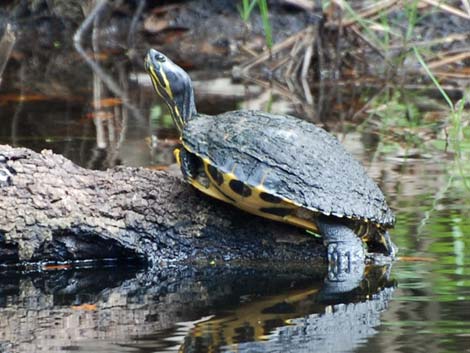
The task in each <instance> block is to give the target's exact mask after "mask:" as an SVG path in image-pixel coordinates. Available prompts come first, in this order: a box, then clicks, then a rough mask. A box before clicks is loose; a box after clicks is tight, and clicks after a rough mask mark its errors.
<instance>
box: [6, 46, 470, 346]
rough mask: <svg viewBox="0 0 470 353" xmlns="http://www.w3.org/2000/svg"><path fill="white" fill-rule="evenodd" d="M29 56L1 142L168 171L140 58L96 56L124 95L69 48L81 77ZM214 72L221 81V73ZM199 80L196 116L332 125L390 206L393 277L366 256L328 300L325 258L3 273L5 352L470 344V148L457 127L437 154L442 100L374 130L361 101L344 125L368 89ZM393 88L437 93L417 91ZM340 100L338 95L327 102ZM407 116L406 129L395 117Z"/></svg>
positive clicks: (14, 66) (14, 81)
mask: <svg viewBox="0 0 470 353" xmlns="http://www.w3.org/2000/svg"><path fill="white" fill-rule="evenodd" d="M140 54H141V56H143V54H142V53H140ZM64 55H71V54H70V52H65V53H64ZM65 57H66V58H67V56H65ZM69 59H70V58H69ZM31 60H32V59H28V60H26V61H25V62H26V64H25V62H22V61H19V60H12V61H11V62H10V63H9V65H8V67H7V71H6V72H5V74H4V77H3V82H2V85H1V86H0V143H8V144H12V145H14V146H25V147H28V148H32V149H34V150H36V151H39V150H41V149H44V148H47V149H52V150H53V151H54V152H56V153H61V154H63V155H65V156H66V157H67V158H69V159H71V160H73V161H74V162H75V163H77V164H79V165H82V166H84V167H87V168H94V169H105V168H107V167H113V166H115V165H120V164H122V165H129V166H147V167H156V168H159V169H161V168H166V166H168V165H170V164H171V163H173V162H174V161H173V156H172V150H173V148H174V147H175V145H176V144H177V134H176V132H175V130H174V129H173V127H172V125H171V121H170V120H169V117H168V113H167V111H166V110H165V107H163V106H160V105H159V104H158V103H156V97H155V94H154V93H153V90H152V88H151V87H150V82H149V80H148V79H147V78H146V76H145V75H144V74H143V72H142V68H141V67H139V66H131V65H129V64H128V63H126V62H125V60H123V61H122V62H121V63H120V65H114V64H115V63H113V62H110V60H108V61H104V62H103V63H102V64H103V65H104V67H105V68H106V69H107V70H108V71H109V73H110V75H111V76H112V77H114V78H115V79H116V80H117V81H119V82H120V84H121V86H123V87H126V88H125V91H126V93H127V95H128V96H129V103H130V104H131V105H130V106H129V105H126V104H124V103H123V102H122V101H121V100H120V99H118V98H116V96H115V95H113V94H112V93H111V92H109V91H108V90H106V87H105V86H104V85H103V84H102V83H101V82H100V81H99V80H98V78H97V77H96V76H94V75H93V73H92V72H91V71H90V70H89V68H88V67H87V66H86V65H85V64H84V63H83V62H82V61H81V60H80V59H76V58H75V59H74V60H75V61H74V62H75V66H74V75H76V76H80V77H81V79H80V80H81V81H80V82H79V83H77V81H76V80H70V76H68V75H59V76H58V75H55V74H50V75H44V76H39V75H38V71H34V69H33V68H32V67H31V66H28V65H27V64H28V63H31ZM35 60H36V63H37V65H38V67H39V69H38V70H39V72H41V67H48V65H47V64H49V66H50V65H54V62H52V61H48V60H52V59H46V58H44V57H43V58H40V57H39V58H35ZM41 65H42V66H41ZM65 68H67V67H66V65H65ZM207 74H209V75H210V77H214V70H212V71H211V72H210V73H207ZM215 76H220V77H224V76H223V73H220V74H219V75H215ZM193 77H196V80H195V81H196V83H195V86H196V89H197V95H198V96H197V101H198V107H199V110H200V111H202V112H207V113H218V112H222V111H227V110H230V109H235V108H237V107H248V108H259V109H267V108H269V107H270V108H271V109H272V111H275V112H277V113H290V114H294V115H297V116H302V117H304V118H307V119H310V120H314V121H315V122H317V123H325V125H326V127H327V128H329V129H330V130H331V131H332V132H333V133H335V134H336V135H337V136H338V137H339V138H340V139H341V140H342V142H343V143H344V144H345V146H346V148H347V149H348V150H350V151H351V152H352V153H353V154H354V155H355V157H356V158H358V159H359V160H361V161H362V163H363V164H364V165H365V166H366V168H367V170H368V171H369V173H370V175H371V176H372V177H373V178H374V179H375V180H376V181H377V183H378V184H379V185H380V186H381V188H382V190H383V191H384V193H385V194H386V196H387V199H388V200H389V204H390V206H391V207H392V208H393V209H394V210H395V211H396V215H397V226H396V228H395V229H394V230H393V231H392V237H393V239H394V241H395V243H396V244H397V245H398V247H399V248H400V252H399V255H400V258H399V260H398V261H397V262H396V263H394V265H393V267H392V269H391V272H390V269H388V268H386V267H383V268H382V267H371V268H369V269H368V272H367V273H368V274H367V277H366V278H365V279H364V281H363V282H362V283H361V284H360V285H359V286H358V288H356V289H355V290H354V291H353V292H352V293H349V294H348V295H344V296H339V297H338V296H336V297H329V296H328V293H327V291H326V289H325V284H324V269H323V270H322V269H310V268H308V266H305V267H304V268H300V269H299V268H292V269H289V268H287V269H272V268H257V269H252V268H249V267H247V268H243V267H241V268H240V267H234V266H226V267H217V266H214V267H209V268H185V269H171V268H170V269H165V270H162V271H159V272H157V273H152V272H147V271H146V270H144V269H141V268H134V267H132V266H125V267H120V268H115V267H110V268H100V269H99V270H97V269H90V268H86V267H84V268H79V269H73V268H70V267H68V266H58V267H49V268H45V269H44V271H41V272H31V273H17V272H3V273H1V274H0V277H1V280H0V318H1V320H0V351H5V352H10V351H11V352H32V351H45V352H50V351H60V352H70V351H81V352H176V351H181V352H209V351H211V352H311V351H318V352H363V351H364V352H370V351H374V352H402V353H407V352H426V353H434V352H470V348H469V347H470V320H469V319H468V318H469V317H470V302H469V301H470V268H469V260H468V259H469V248H470V240H469V239H470V238H469V237H468V235H469V234H470V221H469V219H470V214H469V213H470V207H469V200H470V197H469V196H470V189H469V183H470V180H469V177H468V175H469V173H468V172H469V167H468V165H469V164H468V157H469V152H470V148H469V146H468V143H467V142H466V141H468V131H467V130H465V126H464V125H463V126H462V129H463V130H462V131H460V132H458V133H461V134H463V135H464V138H463V139H462V142H461V143H460V144H457V143H455V142H452V141H451V143H450V144H449V146H447V149H446V148H445V140H444V139H445V134H444V132H443V126H442V124H441V123H440V120H433V119H432V116H431V113H434V114H437V115H438V116H442V115H445V111H437V112H436V110H435V109H431V108H426V107H425V108H422V106H421V108H420V110H419V111H418V113H417V114H418V117H419V120H420V121H423V122H424V123H423V124H411V123H409V122H407V121H406V120H403V119H402V120H399V118H400V114H401V113H400V109H398V110H397V109H396V110H395V113H394V115H393V118H394V119H398V120H397V121H394V122H393V123H394V124H395V125H390V126H387V125H386V124H384V125H382V126H379V128H377V124H376V121H377V120H376V118H374V116H372V118H371V115H368V114H370V111H369V112H367V111H366V112H364V113H363V114H362V115H360V116H359V117H356V119H357V120H356V121H354V122H353V123H348V122H347V121H348V120H347V119H346V118H348V116H350V115H351V112H350V113H347V112H345V109H344V107H349V106H358V105H359V106H360V105H361V104H363V103H364V102H365V101H367V99H368V98H370V97H372V95H373V93H372V92H373V91H374V88H370V87H361V86H352V87H344V88H336V89H337V91H335V94H334V95H327V96H328V97H334V98H329V99H330V100H329V101H327V102H324V105H323V106H320V107H318V106H317V107H315V109H311V108H310V106H302V105H299V104H293V103H292V102H291V101H289V100H288V99H286V98H284V97H282V96H280V95H279V94H276V93H272V92H271V91H269V90H265V89H262V88H260V87H258V86H256V85H249V86H243V85H241V84H235V85H233V86H231V85H229V83H230V80H228V79H226V80H221V81H213V80H212V79H211V81H210V83H208V82H207V81H206V80H209V79H208V78H207V77H206V73H204V72H199V73H193ZM18 78H20V79H18ZM217 82H218V83H219V84H221V86H220V88H218V87H217V86H216V83H217ZM209 88H211V89H209ZM392 91H394V92H399V91H398V90H392ZM218 92H220V94H218ZM247 92H248V93H249V94H246V93H247ZM401 94H402V95H403V94H404V95H410V96H413V97H415V98H416V97H417V98H419V99H428V100H431V99H434V100H436V98H435V97H433V96H427V95H425V94H424V93H423V92H420V91H407V92H405V93H403V92H402V93H401ZM314 96H315V92H314ZM338 96H341V101H342V102H341V104H339V103H338V104H336V105H335V104H332V103H334V102H337V100H336V101H335V99H337V98H338ZM385 101H386V100H385ZM318 112H321V115H318ZM352 113H354V112H352ZM325 117H328V119H321V118H325ZM365 117H369V118H368V119H366V120H364V118H365ZM467 118H468V117H467ZM384 119H385V118H384ZM343 120H345V121H346V122H345V123H342V121H343ZM359 121H360V122H361V123H359ZM400 124H402V125H403V124H404V125H405V127H403V126H402V127H401V128H395V127H394V126H400ZM454 132H455V131H454ZM448 133H450V134H451V136H452V133H453V132H452V128H449V129H448ZM413 138H419V139H420V140H419V142H418V143H416V141H413Z"/></svg>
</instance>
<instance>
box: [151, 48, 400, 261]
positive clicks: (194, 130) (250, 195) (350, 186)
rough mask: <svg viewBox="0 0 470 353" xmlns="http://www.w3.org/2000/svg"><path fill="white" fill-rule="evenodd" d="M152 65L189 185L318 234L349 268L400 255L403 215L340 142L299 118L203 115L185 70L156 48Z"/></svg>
mask: <svg viewBox="0 0 470 353" xmlns="http://www.w3.org/2000/svg"><path fill="white" fill-rule="evenodd" d="M144 66H145V69H146V70H147V72H148V74H149V76H150V78H151V81H152V83H153V87H154V89H155V91H156V92H157V94H158V96H160V97H161V98H162V100H163V101H164V102H165V103H166V104H167V106H168V108H169V111H170V113H171V116H172V118H173V120H174V123H175V125H176V128H177V129H178V132H179V135H180V142H181V146H180V147H179V148H176V149H175V151H174V154H175V157H176V161H177V163H178V164H179V166H180V168H181V172H182V174H183V178H184V180H185V181H187V182H188V183H189V184H191V185H192V186H194V187H195V188H196V189H198V190H199V191H201V192H202V193H204V194H206V195H209V196H211V197H213V198H215V199H218V200H221V201H223V202H226V203H229V204H232V205H234V206H236V207H238V208H240V209H242V210H244V211H247V212H249V213H251V214H254V215H257V216H261V217H264V218H268V219H271V220H275V221H280V222H284V223H289V224H291V225H294V226H297V227H300V228H303V229H305V230H308V231H311V232H314V233H316V234H319V235H320V236H321V237H322V239H323V242H324V244H325V246H326V249H327V258H328V261H329V262H330V263H336V265H337V266H339V267H340V269H341V268H344V269H346V270H347V268H348V266H351V264H352V263H356V262H364V261H365V260H366V255H367V254H373V253H378V254H380V253H381V254H383V255H384V256H385V258H392V259H393V258H394V257H395V253H396V250H397V248H396V247H395V245H394V244H393V243H392V241H391V239H390V235H389V232H388V230H389V229H390V228H392V227H393V225H394V223H395V217H394V214H393V212H392V211H391V209H390V208H389V206H388V205H387V202H386V200H385V197H384V195H383V193H382V191H381V190H380V188H379V187H378V186H377V185H376V183H375V182H374V181H373V180H372V179H371V178H370V177H369V176H368V175H367V173H366V171H365V169H364V167H363V166H362V165H361V164H360V163H359V162H358V161H356V160H355V159H354V157H353V156H352V155H351V154H350V153H349V152H347V151H346V149H345V148H344V147H343V146H342V145H341V144H340V142H339V141H338V140H337V139H336V137H334V136H333V135H331V134H330V133H328V132H327V131H325V130H324V129H322V128H320V127H318V126H316V125H315V124H313V123H310V122H307V121H304V120H301V119H299V118H296V117H293V116H290V115H281V114H272V113H267V112H263V111H253V110H236V111H230V112H226V113H222V114H219V115H215V116H211V115H205V114H200V113H198V112H197V110H196V104H195V99H194V91H193V86H192V81H191V78H190V76H189V75H188V73H187V72H186V71H185V70H184V69H182V68H181V67H180V66H178V65H177V64H175V63H174V62H173V61H171V60H170V59H169V58H168V57H167V56H165V55H164V54H163V53H161V52H159V51H157V50H155V49H149V50H148V52H147V54H146V56H145V60H144ZM365 248H367V251H366V250H365Z"/></svg>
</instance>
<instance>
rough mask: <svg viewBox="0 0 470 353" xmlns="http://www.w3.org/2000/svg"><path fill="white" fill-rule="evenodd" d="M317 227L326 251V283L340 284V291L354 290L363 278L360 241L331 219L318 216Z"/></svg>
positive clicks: (362, 249)
mask: <svg viewBox="0 0 470 353" xmlns="http://www.w3.org/2000/svg"><path fill="white" fill-rule="evenodd" d="M317 224H318V227H319V229H320V232H321V234H322V236H323V239H324V240H323V242H324V244H325V246H326V249H327V258H328V281H329V282H336V283H338V285H339V284H340V283H341V285H340V286H341V287H342V289H340V288H338V290H340V291H347V289H348V288H350V289H351V290H352V289H353V288H355V287H356V286H357V285H358V284H359V282H360V281H361V280H362V278H363V276H364V269H365V250H364V247H363V244H362V240H361V239H360V238H359V237H358V236H357V235H356V234H355V233H354V232H353V231H352V230H351V229H350V228H349V227H347V226H345V225H344V224H341V223H340V222H338V220H335V219H334V218H332V217H327V216H320V217H319V218H318V220H317Z"/></svg>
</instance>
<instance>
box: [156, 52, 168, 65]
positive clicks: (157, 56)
mask: <svg viewBox="0 0 470 353" xmlns="http://www.w3.org/2000/svg"><path fill="white" fill-rule="evenodd" d="M154 59H155V61H159V62H161V63H164V62H165V61H166V58H165V56H164V55H162V54H160V53H157V54H155V56H154Z"/></svg>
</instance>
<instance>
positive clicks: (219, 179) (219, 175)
mask: <svg viewBox="0 0 470 353" xmlns="http://www.w3.org/2000/svg"><path fill="white" fill-rule="evenodd" d="M207 171H208V172H209V174H210V176H211V177H212V179H214V181H215V182H216V183H217V184H218V185H222V184H223V183H224V176H223V175H222V173H220V172H219V171H218V170H217V168H216V167H214V166H213V165H208V166H207Z"/></svg>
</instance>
